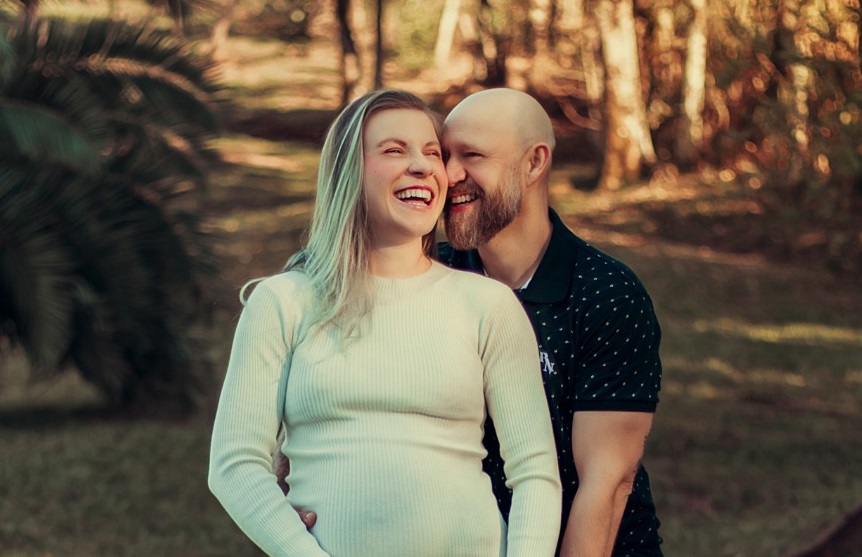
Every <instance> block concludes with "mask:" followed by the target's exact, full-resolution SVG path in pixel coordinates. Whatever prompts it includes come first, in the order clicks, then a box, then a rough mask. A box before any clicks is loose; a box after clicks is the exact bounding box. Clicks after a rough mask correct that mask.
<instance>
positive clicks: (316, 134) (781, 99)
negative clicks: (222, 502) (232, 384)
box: [0, 0, 862, 557]
mask: <svg viewBox="0 0 862 557" xmlns="http://www.w3.org/2000/svg"><path fill="white" fill-rule="evenodd" d="M860 15H862V8H860V4H859V1H858V0H779V1H778V2H775V1H765V0H764V1H752V2H746V1H743V0H738V1H735V0H714V1H711V2H709V3H707V2H706V1H705V0H686V1H671V0H654V1H632V0H436V1H435V0H426V1H419V0H406V1H403V2H396V1H384V0H376V1H370V0H365V1H363V0H353V1H348V0H324V1H320V2H312V1H299V0H152V1H151V2H143V1H138V0H65V1H59V0H57V1H48V0H43V1H42V2H39V1H35V0H27V1H22V0H0V454H2V458H0V557H25V556H26V557H31V556H32V557H35V556H48V555H56V556H70V557H90V556H107V555H111V556H137V555H165V556H177V557H179V556H221V555H232V556H236V555H258V554H259V552H258V551H257V550H256V549H255V548H254V546H253V545H252V544H251V543H250V542H248V541H247V540H246V539H245V538H244V537H243V535H242V534H241V533H240V532H239V530H238V529H237V528H236V527H235V526H234V525H233V524H232V522H231V521H230V520H229V518H228V517H227V515H226V514H225V513H224V512H223V510H222V509H221V508H219V506H218V504H217V502H216V501H215V500H214V498H213V497H212V496H211V495H210V494H209V493H208V491H207V489H206V481H205V476H206V472H205V470H206V462H207V452H208V443H209V432H210V426H211V423H212V413H213V411H214V405H215V401H216V399H217V395H218V388H219V383H220V379H221V374H222V373H223V371H224V367H225V363H226V360H227V356H228V351H229V347H230V340H231V336H232V333H233V327H234V324H235V321H236V316H237V313H238V311H239V304H238V300H237V296H236V295H237V291H238V288H239V286H240V285H242V284H243V283H244V282H245V281H246V280H248V279H249V278H253V277H257V276H263V275H266V274H270V273H273V272H276V271H277V270H278V269H279V268H280V266H281V265H282V264H283V263H284V261H285V260H286V259H287V257H288V256H289V255H290V254H291V253H293V252H294V251H295V250H296V249H297V248H298V246H299V245H300V242H301V238H302V233H303V231H304V228H305V226H306V224H307V222H308V218H309V216H310V211H311V208H312V206H313V202H314V201H313V200H314V177H315V165H316V161H317V154H318V151H319V148H320V142H321V138H322V135H323V133H324V132H325V129H326V127H327V125H328V124H329V123H330V122H331V121H332V118H333V117H334V115H335V113H336V112H337V110H338V109H339V108H340V107H341V106H343V104H344V102H345V101H346V100H347V99H350V98H352V97H354V96H355V95H357V94H359V93H361V92H363V91H366V90H369V89H371V88H374V87H379V86H387V87H400V88H405V89H408V90H411V91H414V92H416V93H418V94H420V95H421V96H422V97H423V98H425V99H426V100H428V101H429V102H431V103H432V104H433V105H434V106H436V107H437V108H439V109H440V111H441V112H444V113H445V112H446V111H447V110H448V109H450V108H451V107H452V106H454V104H455V103H457V102H458V101H459V100H460V99H461V98H463V97H464V96H465V95H467V94H469V93H470V92H472V91H476V90H479V89H482V88H487V87H495V86H502V85H506V86H510V87H516V88H519V89H523V90H526V91H528V92H530V93H531V94H533V95H535V96H536V97H537V98H538V99H539V100H540V102H542V104H543V105H544V106H545V108H546V109H547V110H548V112H549V114H551V116H552V118H553V120H554V125H555V130H556V132H557V135H558V138H559V142H558V147H557V150H556V152H555V171H554V175H553V180H552V190H551V202H552V205H553V206H554V207H555V208H557V210H558V211H559V212H560V213H561V214H562V215H563V217H564V220H565V221H566V222H567V224H568V225H569V226H570V227H571V228H572V229H573V230H574V231H575V232H577V233H578V234H579V235H581V236H583V237H584V238H586V239H587V240H589V241H591V242H593V243H595V244H597V245H598V246H599V247H601V248H602V249H605V250H606V251H608V252H609V253H611V254H613V255H615V256H617V257H619V258H621V259H622V260H623V261H625V262H627V263H628V264H630V265H631V266H632V267H633V268H634V269H635V271H636V272H637V273H638V274H639V275H640V276H641V278H642V279H643V281H644V283H645V284H646V286H647V288H648V289H649V291H650V293H651V295H652V296H653V298H654V301H655V304H656V307H657V311H658V314H659V318H660V320H661V323H662V327H663V331H664V337H663V346H662V358H663V363H664V379H663V384H662V392H661V404H660V407H659V412H658V414H657V416H656V423H655V427H654V431H653V434H652V435H651V437H650V440H649V443H648V446H647V450H646V456H645V460H646V465H647V468H648V470H649V471H650V474H651V478H652V482H653V490H654V495H655V499H656V503H657V505H658V508H659V515H660V518H661V519H662V528H661V534H662V536H663V538H664V540H665V554H666V555H668V556H671V555H685V556H693V557H697V556H704V557H706V556H710V557H712V556H744V557H748V556H775V557H779V556H781V557H784V556H794V557H803V556H808V557H813V556H815V555H817V556H822V557H825V556H827V555H831V556H851V555H862V550H860V549H859V548H860V547H862V540H860V536H862V478H860V476H859V473H858V471H859V470H860V469H862V428H860V427H859V426H858V424H859V423H862V421H860V415H862V406H860V404H862V364H860V362H862V290H860V288H859V287H860V285H862V280H860V279H862V214H860V202H862V125H860V123H862V122H860V121H861V120H862V87H860V86H862V72H860V59H862V58H860V41H859V37H860V26H862V19H860Z"/></svg>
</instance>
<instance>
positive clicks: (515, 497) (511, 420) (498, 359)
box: [480, 289, 562, 557]
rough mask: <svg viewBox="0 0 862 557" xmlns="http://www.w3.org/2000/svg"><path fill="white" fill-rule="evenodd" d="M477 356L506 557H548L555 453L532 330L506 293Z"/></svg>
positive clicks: (558, 505)
mask: <svg viewBox="0 0 862 557" xmlns="http://www.w3.org/2000/svg"><path fill="white" fill-rule="evenodd" d="M480 350H481V354H480V356H481V357H482V361H483V363H484V365H485V397H486V400H487V404H488V412H489V413H490V415H491V417H492V419H493V420H494V425H495V427H496V429H497V434H498V437H499V439H500V453H501V455H502V457H503V459H504V460H505V465H504V469H505V471H506V485H508V486H509V487H510V488H511V489H512V508H511V511H510V513H509V533H508V538H507V541H508V552H507V555H509V556H511V557H518V556H529V557H539V556H545V555H547V556H549V557H550V556H552V555H554V552H555V551H556V548H557V540H558V538H559V534H560V519H561V518H560V515H561V509H562V495H561V488H560V477H559V468H558V465H557V452H556V447H555V445H554V435H553V431H552V429H551V418H550V414H549V412H548V404H547V402H546V399H545V391H544V388H543V386H542V377H541V372H540V369H539V352H538V348H537V347H536V340H535V336H534V334H533V329H532V327H531V326H530V322H529V320H528V319H527V316H526V314H525V313H524V310H523V309H522V308H521V305H520V304H519V303H518V301H517V299H516V298H515V296H514V294H512V293H511V292H510V291H508V289H507V290H506V291H505V292H503V295H501V300H500V302H499V303H498V304H497V305H496V306H495V308H494V312H493V313H492V314H491V315H490V316H489V317H488V319H487V320H486V321H485V324H484V327H483V331H482V344H481V346H480Z"/></svg>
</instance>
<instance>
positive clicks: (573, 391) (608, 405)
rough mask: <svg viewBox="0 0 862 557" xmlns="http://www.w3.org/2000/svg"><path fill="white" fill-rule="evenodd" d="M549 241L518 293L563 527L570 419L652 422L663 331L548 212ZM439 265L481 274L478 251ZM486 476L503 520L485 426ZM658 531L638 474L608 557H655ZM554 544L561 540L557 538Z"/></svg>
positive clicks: (646, 304) (502, 493)
mask: <svg viewBox="0 0 862 557" xmlns="http://www.w3.org/2000/svg"><path fill="white" fill-rule="evenodd" d="M549 214H550V219H551V222H552V225H553V231H552V233H551V239H550V242H549V243H548V248H547V250H546V252H545V255H544V256H543V257H542V261H541V262H540V263H539V266H538V268H537V269H536V273H535V274H534V275H533V278H532V279H531V280H530V282H529V284H528V285H527V287H526V288H523V289H521V290H516V291H515V293H516V294H517V296H518V298H519V299H520V300H521V303H522V305H523V307H524V310H525V311H526V312H527V315H528V316H529V318H530V321H531V322H532V324H533V330H534V332H535V333H536V339H537V341H538V343H539V355H540V360H541V361H540V363H541V366H542V375H543V379H544V383H545V392H546V395H547V399H548V406H549V409H550V412H551V420H552V422H553V425H554V435H555V437H556V443H557V455H558V458H559V465H560V476H561V479H562V482H563V509H562V518H563V522H562V524H563V527H564V528H565V525H566V522H567V520H568V517H569V511H570V509H571V505H572V499H573V498H574V496H575V492H576V491H577V489H578V474H577V471H576V470H575V462H574V457H573V455H572V417H573V416H574V413H575V412H576V411H579V410H590V411H631V412H655V409H656V405H657V403H658V392H659V388H660V384H661V361H660V359H659V343H660V340H661V329H660V328H659V324H658V320H657V319H656V315H655V311H654V310H653V305H652V301H651V300H650V297H649V295H648V294H647V292H646V290H645V289H644V287H643V285H642V284H641V282H640V281H639V280H638V278H637V276H635V274H634V272H632V270H631V269H629V268H628V267H627V266H626V265H624V264H623V263H621V262H619V261H617V260H616V259H614V258H612V257H610V256H609V255H607V254H605V253H603V252H601V251H599V250H598V249H596V248H594V247H592V246H591V245H589V244H587V243H586V242H584V241H583V240H581V239H580V238H578V237H577V236H575V235H574V234H573V233H572V232H571V231H570V230H569V229H568V228H567V227H566V226H565V224H563V222H562V221H561V220H560V218H559V216H558V215H557V214H556V213H555V212H554V211H553V210H550V211H549ZM439 258H440V260H441V261H442V262H444V263H446V264H447V265H449V266H451V267H455V268H458V269H464V270H470V271H474V272H479V273H481V272H484V271H483V267H482V261H481V259H480V258H479V253H478V252H477V251H470V252H464V251H458V250H455V249H453V248H452V247H451V246H449V245H448V244H441V245H440V246H439ZM484 443H485V447H486V449H487V450H488V457H487V458H486V460H485V470H486V472H488V474H489V476H491V479H492V483H493V485H494V492H495V494H496V495H497V498H498V502H499V504H500V509H501V511H502V512H503V514H504V516H508V511H509V507H510V505H511V492H510V491H509V490H508V489H507V488H506V486H505V474H504V473H503V465H502V464H503V463H502V459H501V458H500V454H499V443H498V441H497V436H496V433H495V432H494V428H493V424H492V423H490V419H489V420H488V423H487V424H486V433H485V441H484ZM658 527H659V521H658V518H657V517H656V513H655V505H654V504H653V500H652V495H651V493H650V486H649V478H648V476H647V473H646V470H645V469H644V467H643V466H642V465H640V466H639V467H638V471H637V473H636V475H635V482H634V488H633V491H632V494H631V495H630V496H629V499H628V503H627V505H626V509H625V513H624V515H623V518H622V521H621V524H620V529H619V533H618V535H617V541H616V544H615V547H614V552H613V557H658V556H661V554H662V553H661V549H660V547H659V545H660V544H661V538H660V537H659V535H658ZM561 537H562V536H561Z"/></svg>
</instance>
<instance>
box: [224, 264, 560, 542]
mask: <svg viewBox="0 0 862 557" xmlns="http://www.w3.org/2000/svg"><path fill="white" fill-rule="evenodd" d="M372 280H373V287H374V296H375V299H374V305H373V309H372V311H371V313H370V315H368V316H367V318H366V321H365V322H364V324H363V327H362V334H361V335H360V336H359V337H358V338H354V339H351V340H349V341H346V342H344V341H342V339H341V337H340V335H339V333H338V330H337V329H335V328H334V327H320V326H311V325H310V323H309V322H310V318H311V315H312V313H313V312H311V311H310V310H311V308H313V304H314V299H313V296H312V293H311V289H310V286H309V284H308V282H307V279H306V277H305V276H304V275H303V274H302V273H301V272H296V271H291V272H287V273H283V274H280V275H277V276H274V277H270V278H268V279H266V280H264V281H263V282H261V283H260V284H258V285H257V287H256V288H255V290H254V292H253V293H252V295H251V296H250V298H249V300H248V302H247V304H246V307H245V308H244V310H243V312H242V314H241V316H240V319H239V323H238V325H237V330H236V334H235V337H234V343H233V348H232V351H231V357H230V363H229V365H228V371H227V374H226V376H225V381H224V386H223V388H222V393H221V398H220V400H219V406H218V411H217V413H216V418H215V424H214V429H213V438H212V447H211V455H210V469H209V485H210V488H211V489H212V491H213V493H214V494H215V495H216V496H217V498H218V499H219V501H220V502H221V503H222V505H223V506H224V507H225V509H226V510H227V511H228V513H229V514H230V516H231V517H232V518H233V519H234V521H235V522H236V523H237V524H238V525H239V527H240V528H241V529H242V530H243V531H244V532H245V533H246V535H248V536H249V538H251V540H253V541H254V542H255V543H256V544H257V545H258V546H260V547H261V548H262V549H263V550H264V551H266V552H267V553H268V554H269V555H272V556H285V557H293V556H296V557H299V556H301V557H313V556H326V555H330V556H334V557H387V556H393V557H395V556H397V557H453V556H464V557H485V556H487V557H498V556H500V555H508V556H512V557H541V556H546V555H547V556H551V555H553V554H554V550H555V548H556V544H557V536H558V534H559V527H560V508H561V500H560V483H559V476H558V470H557V462H556V454H555V449H554V439H553V434H552V430H551V424H550V418H549V414H548V409H547V403H546V401H545V396H544V391H543V388H542V380H541V375H540V370H539V357H538V350H537V347H536V343H535V339H534V336H533V331H532V328H531V326H530V323H529V321H528V319H527V317H526V314H525V313H524V311H523V310H522V309H521V306H520V304H519V303H518V301H517V299H516V298H515V296H514V295H513V293H512V292H511V290H509V289H508V288H507V287H505V286H504V285H502V284H500V283H497V282H495V281H493V280H491V279H487V278H485V277H481V276H477V275H475V274H469V273H465V272H460V271H454V270H451V269H448V268H446V267H444V266H443V265H441V264H439V263H436V262H435V263H433V264H432V266H431V268H430V269H429V270H428V271H426V272H425V273H423V274H421V275H418V276H415V277H411V278H406V279H384V278H379V277H374V278H373V279H372ZM486 410H487V412H488V413H489V414H490V415H491V416H492V418H493V419H494V423H495V424H496V426H497V432H498V434H499V437H500V444H501V447H502V454H503V456H504V458H505V460H506V465H505V470H506V475H507V478H508V484H509V485H510V487H511V488H512V489H513V490H514V496H513V497H514V498H513V503H512V510H511V514H510V518H509V527H508V533H507V531H506V526H505V523H503V521H502V520H501V517H500V514H499V511H498V509H497V504H496V501H495V499H494V496H493V493H492V491H491V485H490V481H489V479H488V477H487V476H486V475H485V474H484V472H482V459H483V458H484V456H485V449H484V448H483V446H482V434H483V425H484V419H485V415H486ZM282 422H283V423H284V424H285V427H286V433H287V439H286V441H285V443H284V445H283V446H282V448H281V450H283V451H284V453H285V454H286V455H287V456H288V458H289V459H290V463H291V470H290V475H289V476H288V479H287V481H288V485H289V486H290V491H289V493H288V496H287V497H285V496H284V495H283V494H282V492H281V490H280V489H279V487H278V486H277V485H276V481H275V477H274V475H273V473H272V471H271V470H272V469H271V462H272V460H271V454H272V453H273V451H274V450H275V449H276V447H275V438H276V432H277V429H278V427H279V424H280V423H282ZM292 506H296V507H298V508H303V509H308V510H314V511H315V512H316V513H317V515H318V518H317V523H316V525H315V526H314V528H312V529H311V530H310V531H308V530H306V528H305V526H304V525H303V524H302V522H301V521H300V519H299V516H298V515H297V513H296V512H295V511H294V509H293V508H292ZM507 543H508V550H507V549H506V547H507Z"/></svg>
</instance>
